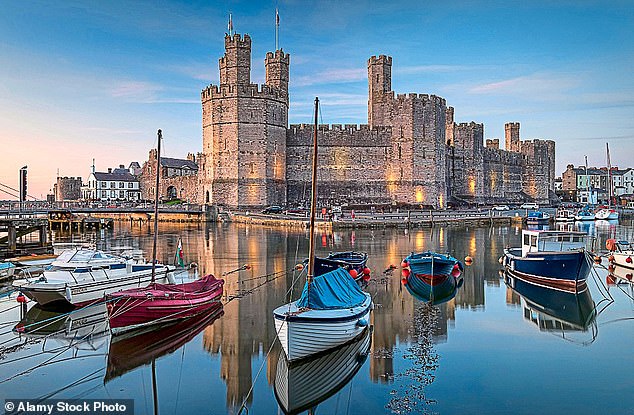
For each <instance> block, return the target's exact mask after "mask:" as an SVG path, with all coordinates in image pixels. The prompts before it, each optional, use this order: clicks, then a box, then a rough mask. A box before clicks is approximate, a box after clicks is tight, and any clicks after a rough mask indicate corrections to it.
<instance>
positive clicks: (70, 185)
mask: <svg viewBox="0 0 634 415" xmlns="http://www.w3.org/2000/svg"><path fill="white" fill-rule="evenodd" d="M53 194H54V195H55V201H56V202H62V201H64V200H79V199H80V198H81V177H76V178H75V177H58V178H57V181H56V182H55V184H54V185H53Z"/></svg>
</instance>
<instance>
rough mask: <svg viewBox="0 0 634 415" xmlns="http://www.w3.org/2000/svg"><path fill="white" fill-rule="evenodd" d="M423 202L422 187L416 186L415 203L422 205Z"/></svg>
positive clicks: (423, 193)
mask: <svg viewBox="0 0 634 415" xmlns="http://www.w3.org/2000/svg"><path fill="white" fill-rule="evenodd" d="M423 200H425V192H424V190H423V187H422V186H416V203H422V202H423Z"/></svg>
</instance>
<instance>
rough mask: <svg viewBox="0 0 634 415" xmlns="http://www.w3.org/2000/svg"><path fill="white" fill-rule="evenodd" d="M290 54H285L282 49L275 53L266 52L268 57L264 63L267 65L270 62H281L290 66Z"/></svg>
mask: <svg viewBox="0 0 634 415" xmlns="http://www.w3.org/2000/svg"><path fill="white" fill-rule="evenodd" d="M290 56H291V55H290V54H288V53H284V51H283V50H282V49H278V50H276V51H275V53H273V52H266V57H265V58H264V63H265V64H267V63H268V62H269V61H281V62H283V63H285V64H287V65H289V64H290Z"/></svg>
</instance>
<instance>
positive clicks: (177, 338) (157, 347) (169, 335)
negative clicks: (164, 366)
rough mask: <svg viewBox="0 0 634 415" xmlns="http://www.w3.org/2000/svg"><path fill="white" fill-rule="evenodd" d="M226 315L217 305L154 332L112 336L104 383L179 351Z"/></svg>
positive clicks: (218, 304)
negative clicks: (193, 316)
mask: <svg viewBox="0 0 634 415" xmlns="http://www.w3.org/2000/svg"><path fill="white" fill-rule="evenodd" d="M223 314H224V311H223V308H222V304H221V303H215V305H214V306H213V307H211V308H210V309H209V310H207V311H205V312H204V313H201V314H200V315H198V316H197V317H196V318H190V319H186V320H182V321H178V322H176V323H174V324H170V325H165V326H162V327H160V328H158V329H154V330H148V331H144V330H135V331H131V332H129V333H128V334H129V335H125V334H124V335H121V336H113V337H112V339H111V341H110V347H109V349H108V366H107V368H106V374H105V377H104V382H109V381H111V380H112V379H114V378H117V377H119V376H122V375H124V374H125V373H127V372H129V371H131V370H133V369H135V368H137V367H139V366H142V365H146V364H149V363H150V362H152V360H155V359H158V358H159V357H161V356H164V355H166V354H169V353H172V352H174V351H175V350H178V349H179V348H181V347H182V346H183V345H184V344H186V343H188V342H189V341H190V340H192V339H193V338H194V337H196V336H197V335H198V334H199V333H200V332H201V331H203V330H204V329H205V328H206V327H208V326H209V325H211V324H213V323H214V321H216V320H217V319H219V318H220V317H222V315H223Z"/></svg>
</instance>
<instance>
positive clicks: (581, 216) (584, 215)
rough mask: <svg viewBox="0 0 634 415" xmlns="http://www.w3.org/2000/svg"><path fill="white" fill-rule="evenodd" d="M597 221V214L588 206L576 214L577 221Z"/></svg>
mask: <svg viewBox="0 0 634 415" xmlns="http://www.w3.org/2000/svg"><path fill="white" fill-rule="evenodd" d="M594 219H595V214H594V212H593V211H592V209H590V206H586V207H584V208H583V209H581V210H579V211H578V212H577V213H576V214H575V220H577V221H580V222H583V221H586V220H594Z"/></svg>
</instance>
